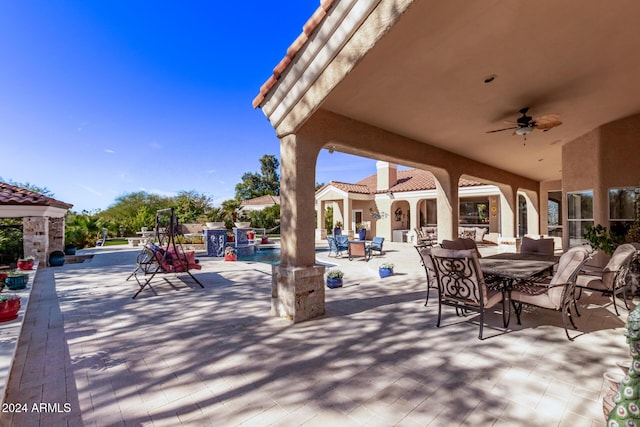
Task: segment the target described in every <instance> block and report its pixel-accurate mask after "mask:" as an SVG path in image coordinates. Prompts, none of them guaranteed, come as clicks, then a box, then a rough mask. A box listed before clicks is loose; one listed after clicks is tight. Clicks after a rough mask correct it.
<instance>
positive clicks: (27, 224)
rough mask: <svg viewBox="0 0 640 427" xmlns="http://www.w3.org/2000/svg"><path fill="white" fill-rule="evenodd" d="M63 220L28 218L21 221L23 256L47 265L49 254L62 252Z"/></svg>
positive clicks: (38, 217)
mask: <svg viewBox="0 0 640 427" xmlns="http://www.w3.org/2000/svg"><path fill="white" fill-rule="evenodd" d="M64 224H65V223H64V218H49V217H41V216H29V217H24V218H23V219H22V239H23V243H22V248H23V251H24V256H25V257H27V256H33V257H34V258H35V259H36V260H38V261H39V262H40V263H41V265H47V260H48V259H49V254H51V252H53V251H62V250H64Z"/></svg>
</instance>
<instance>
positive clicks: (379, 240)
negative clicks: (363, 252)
mask: <svg viewBox="0 0 640 427" xmlns="http://www.w3.org/2000/svg"><path fill="white" fill-rule="evenodd" d="M383 244H384V237H374V238H373V239H371V245H369V250H370V251H371V255H373V251H377V252H378V255H383V254H384V252H382V245H383Z"/></svg>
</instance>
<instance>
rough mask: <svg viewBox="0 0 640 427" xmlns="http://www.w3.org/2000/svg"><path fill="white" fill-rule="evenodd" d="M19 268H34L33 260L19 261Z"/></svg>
mask: <svg viewBox="0 0 640 427" xmlns="http://www.w3.org/2000/svg"><path fill="white" fill-rule="evenodd" d="M18 268H19V269H20V270H31V269H33V260H31V259H29V260H23V261H18Z"/></svg>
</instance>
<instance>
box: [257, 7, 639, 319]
mask: <svg viewBox="0 0 640 427" xmlns="http://www.w3.org/2000/svg"><path fill="white" fill-rule="evenodd" d="M639 14H640V4H638V3H637V2H632V1H623V2H619V3H616V4H615V5H609V4H604V3H597V2H595V3H594V2H590V3H588V4H585V3H584V2H580V1H577V0H572V1H568V2H562V3H560V4H558V3H557V2H552V1H547V0H545V1H542V2H536V3H535V4H532V3H529V2H519V1H518V2H510V1H497V2H473V3H469V2H466V1H463V0H457V1H452V2H446V3H443V2H434V1H417V0H381V1H375V2H358V1H346V0H335V1H331V0H328V1H322V2H321V3H320V6H319V8H318V9H317V11H316V13H315V14H314V15H313V16H312V17H311V18H310V19H309V21H308V22H307V23H306V24H305V25H304V27H303V32H302V33H301V34H300V36H299V37H298V38H297V39H296V40H295V41H294V42H293V43H292V45H291V46H290V48H289V49H288V50H287V53H286V56H285V57H284V58H283V59H282V61H281V62H280V63H279V64H278V65H277V66H276V67H275V69H274V71H273V74H272V76H271V77H270V78H269V79H268V80H267V81H266V82H265V84H264V85H263V86H262V87H261V89H260V93H259V94H258V96H257V97H256V98H255V100H254V104H253V105H254V106H255V107H258V108H261V109H262V111H263V112H264V114H265V115H266V116H267V118H268V119H269V121H270V123H271V124H272V126H273V127H274V129H275V131H276V134H277V135H278V137H279V138H280V140H281V199H282V218H283V221H282V228H281V230H282V248H283V252H282V265H281V266H280V267H279V268H277V269H275V270H274V285H273V306H272V310H273V312H274V314H275V315H277V316H280V317H284V318H287V319H291V320H293V321H300V320H306V319H309V318H313V317H316V316H318V315H321V314H322V313H323V312H324V290H323V288H322V286H323V284H322V282H323V280H322V279H323V278H322V275H323V272H324V271H323V270H324V269H323V268H322V267H319V266H315V265H314V256H313V251H314V248H313V246H314V245H313V242H314V224H315V210H314V199H313V189H314V184H315V180H314V178H315V174H314V173H311V172H312V171H315V163H316V158H317V155H318V153H319V151H320V150H322V149H328V150H334V151H341V152H345V153H349V154H354V155H359V156H365V157H370V158H373V159H377V160H381V161H385V162H389V163H393V164H401V165H405V166H408V167H414V168H421V169H424V170H428V171H430V172H432V173H433V174H434V176H435V177H436V192H437V217H438V238H439V239H447V238H451V237H453V236H455V235H456V234H457V228H458V223H459V218H458V215H459V214H458V206H459V195H458V185H457V184H458V182H459V180H460V178H462V177H465V178H469V179H475V180H478V181H481V182H485V183H490V184H493V185H496V186H497V187H498V188H499V189H500V202H499V203H500V212H501V225H500V233H501V236H502V237H506V238H510V237H515V236H516V235H517V233H518V199H519V197H523V198H524V199H525V200H526V212H527V216H526V219H525V221H526V223H527V232H528V233H530V234H548V232H549V229H548V228H549V223H548V216H547V215H548V213H547V211H546V206H547V202H548V200H549V199H550V193H556V192H560V193H561V194H562V197H561V200H562V202H563V203H565V206H564V209H563V211H562V212H563V213H562V214H563V220H564V224H565V227H564V229H563V230H559V232H560V233H561V235H562V242H563V248H564V249H568V248H569V247H570V246H571V245H575V244H579V243H581V241H582V231H583V227H584V225H585V224H588V223H595V224H608V222H609V220H610V212H609V191H610V190H611V189H620V188H626V187H636V186H638V173H637V170H639V169H640V156H638V155H637V152H636V151H637V147H638V145H639V144H640V142H639V141H638V139H637V137H636V135H637V133H638V130H640V116H638V112H639V111H640V99H639V98H638V97H637V96H636V95H635V94H637V93H639V92H640V80H639V79H637V78H636V76H637V75H638V72H640V59H639V58H638V57H637V56H636V55H632V54H630V52H636V51H638V48H639V47H640V38H638V37H637V30H636V28H637V26H636V22H635V20H636V17H637V16H638V15H639ZM523 108H528V110H527V114H529V116H530V119H527V120H525V121H524V122H521V123H518V122H517V120H518V119H521V118H522V117H523V113H522V112H521V111H524V110H523ZM549 115H553V117H554V118H556V119H557V120H556V122H560V121H561V122H562V123H561V124H558V123H555V122H554V123H555V124H556V125H557V126H556V125H554V127H553V128H551V127H550V126H547V125H546V124H548V122H547V121H546V120H545V119H543V118H544V117H545V116H549ZM555 115H557V116H555ZM524 116H526V114H525V115H524ZM539 117H540V119H538V118H539ZM505 121H510V123H512V124H511V125H508V124H505V123H504V122H505ZM513 124H515V126H514V125H513ZM506 127H511V128H512V129H509V130H506V131H501V132H491V131H495V130H499V129H502V128H506ZM514 131H516V132H514ZM554 197H555V196H554ZM587 199H588V200H587ZM584 200H586V203H582V201H584ZM390 203H391V202H389V206H387V205H385V204H384V200H381V201H380V203H379V209H380V210H384V211H389V210H390V207H391V206H390ZM569 203H574V204H575V205H574V206H572V209H573V210H571V212H572V215H573V216H568V213H567V211H569V210H570V209H568V205H569ZM581 203H582V204H581ZM576 207H577V214H576V213H575V212H574V211H575V210H576V209H575V208H576ZM556 231H558V230H556Z"/></svg>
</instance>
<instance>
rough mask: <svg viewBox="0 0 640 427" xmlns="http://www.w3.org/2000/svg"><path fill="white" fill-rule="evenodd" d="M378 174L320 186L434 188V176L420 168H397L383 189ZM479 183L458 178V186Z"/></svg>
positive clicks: (365, 189) (372, 190) (356, 189)
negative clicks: (394, 180)
mask: <svg viewBox="0 0 640 427" xmlns="http://www.w3.org/2000/svg"><path fill="white" fill-rule="evenodd" d="M377 182H378V175H377V174H373V175H370V176H368V177H366V178H364V179H363V180H360V181H358V182H357V183H355V184H349V183H346V182H337V181H331V182H329V183H328V184H326V185H325V186H323V187H322V188H325V187H327V186H329V185H331V186H333V187H336V188H338V189H340V190H343V191H346V192H348V193H359V194H375V193H385V192H386V191H388V190H391V191H393V192H397V193H400V192H403V191H423V190H435V188H436V181H435V177H434V176H433V174H432V173H431V172H428V171H425V170H422V169H406V170H399V171H398V175H397V181H396V183H395V184H394V185H393V186H391V188H389V189H388V190H387V189H384V190H377V187H378V184H377ZM479 185H485V184H484V183H482V182H478V181H473V180H470V179H464V178H462V179H460V187H476V186H479Z"/></svg>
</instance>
